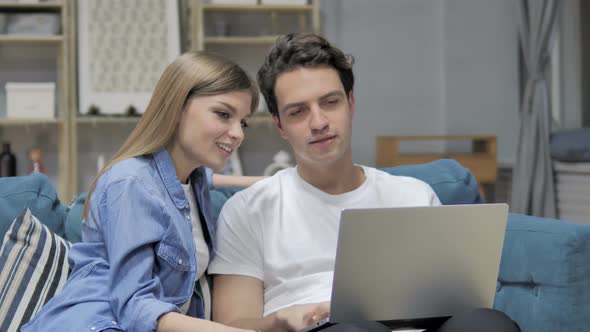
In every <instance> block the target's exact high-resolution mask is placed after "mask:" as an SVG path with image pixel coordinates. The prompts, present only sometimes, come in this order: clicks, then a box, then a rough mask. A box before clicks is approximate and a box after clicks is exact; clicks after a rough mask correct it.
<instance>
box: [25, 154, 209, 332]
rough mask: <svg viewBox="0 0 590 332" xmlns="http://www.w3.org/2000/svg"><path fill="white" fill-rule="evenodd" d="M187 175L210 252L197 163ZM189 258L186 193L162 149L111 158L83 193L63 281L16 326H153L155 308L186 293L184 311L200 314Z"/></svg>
mask: <svg viewBox="0 0 590 332" xmlns="http://www.w3.org/2000/svg"><path fill="white" fill-rule="evenodd" d="M191 183H192V184H193V190H194V192H195V197H196V198H197V202H198V205H199V207H200V211H199V213H200V216H201V221H202V225H203V230H204V232H203V233H204V235H205V239H206V242H207V245H208V246H209V252H210V253H211V254H213V252H214V248H215V245H214V242H213V241H215V228H216V225H215V221H214V220H212V219H211V217H210V213H209V191H208V185H207V179H206V175H205V170H204V168H198V169H196V170H195V171H194V172H193V173H192V174H191ZM197 259H199V258H198V257H196V254H195V244H194V241H193V237H192V224H191V214H190V208H189V204H188V200H187V198H186V196H185V194H184V191H183V189H182V186H181V184H180V181H179V180H178V178H177V177H176V171H175V168H174V164H173V163H172V159H171V158H170V155H169V154H168V152H167V151H166V150H165V149H162V150H160V151H158V152H156V153H154V154H153V155H147V156H143V157H136V158H131V159H128V160H125V161H122V162H119V163H117V164H115V165H114V166H113V167H112V168H110V169H109V170H108V171H106V172H105V173H104V174H103V176H101V178H100V179H99V181H98V182H97V185H96V189H95V190H94V193H93V194H92V196H91V198H90V210H89V214H88V218H87V219H85V220H84V221H83V223H82V242H80V243H76V244H74V245H73V246H72V248H71V250H70V254H69V262H70V266H71V267H72V272H71V274H70V276H69V279H68V282H67V283H66V285H65V287H64V289H63V290H62V291H61V293H59V294H58V295H56V296H55V297H54V298H53V299H51V300H50V301H49V302H48V303H47V304H46V305H45V306H44V307H43V308H42V309H41V311H40V312H39V313H38V314H37V315H36V316H35V317H34V318H33V319H32V320H31V322H29V323H28V324H27V325H25V326H24V327H23V329H22V331H91V332H98V331H102V330H106V329H113V330H121V331H128V332H133V331H141V332H145V331H154V330H155V328H156V325H157V320H158V318H159V317H160V316H162V315H163V314H165V313H167V312H171V311H175V312H178V311H179V307H180V306H182V305H183V304H184V303H185V302H186V301H188V300H189V299H191V298H192V301H191V305H190V307H189V311H188V315H190V316H193V317H199V318H203V317H204V303H203V301H202V297H201V292H200V289H199V287H198V284H199V283H196V285H195V276H196V273H197Z"/></svg>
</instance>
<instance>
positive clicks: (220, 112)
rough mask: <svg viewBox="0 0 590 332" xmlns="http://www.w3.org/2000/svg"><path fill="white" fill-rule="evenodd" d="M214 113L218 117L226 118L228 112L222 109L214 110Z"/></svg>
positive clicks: (227, 117)
mask: <svg viewBox="0 0 590 332" xmlns="http://www.w3.org/2000/svg"><path fill="white" fill-rule="evenodd" d="M215 114H217V116H218V117H220V118H222V119H224V120H227V119H229V113H227V112H223V111H215Z"/></svg>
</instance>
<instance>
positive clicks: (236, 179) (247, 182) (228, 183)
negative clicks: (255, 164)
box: [213, 174, 266, 188]
mask: <svg viewBox="0 0 590 332" xmlns="http://www.w3.org/2000/svg"><path fill="white" fill-rule="evenodd" d="M262 179H266V176H245V175H222V174H213V188H217V187H249V186H251V185H253V184H254V183H256V182H258V181H260V180H262Z"/></svg>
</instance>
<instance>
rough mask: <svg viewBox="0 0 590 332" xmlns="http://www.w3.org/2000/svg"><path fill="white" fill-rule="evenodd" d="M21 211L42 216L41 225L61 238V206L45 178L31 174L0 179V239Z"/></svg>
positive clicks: (62, 212) (63, 215)
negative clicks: (28, 211)
mask: <svg viewBox="0 0 590 332" xmlns="http://www.w3.org/2000/svg"><path fill="white" fill-rule="evenodd" d="M25 208H29V209H30V210H31V212H32V213H33V214H34V215H36V216H42V218H43V223H44V224H45V225H46V226H47V227H49V229H50V230H51V231H52V232H54V233H56V234H58V235H59V236H63V235H64V225H63V222H64V219H65V217H66V212H65V207H64V206H63V205H62V204H61V203H60V201H59V199H58V198H57V193H56V192H55V187H54V186H53V184H51V181H50V180H49V178H47V176H45V175H43V174H40V173H34V174H31V175H26V176H15V177H6V178H0V238H3V237H4V234H6V231H7V230H8V228H9V227H10V224H11V223H12V221H13V220H14V218H16V216H18V214H19V213H21V212H22V211H23V210H24V209H25Z"/></svg>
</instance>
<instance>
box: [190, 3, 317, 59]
mask: <svg viewBox="0 0 590 332" xmlns="http://www.w3.org/2000/svg"><path fill="white" fill-rule="evenodd" d="M191 8H192V9H191V19H190V22H191V31H193V32H194V33H193V34H192V36H191V45H192V46H191V48H192V49H194V50H205V49H206V45H208V44H224V45H242V46H243V45H264V44H271V43H273V42H274V40H275V39H276V35H275V34H271V35H266V34H261V35H258V36H223V37H220V36H206V35H205V25H206V22H207V20H208V15H209V14H211V13H237V14H240V13H248V12H258V13H268V15H270V20H271V28H272V30H275V29H276V26H278V22H277V20H278V19H277V15H276V14H277V13H294V14H297V15H299V31H310V32H315V33H319V32H320V4H319V0H311V1H310V2H309V4H307V5H263V4H258V5H225V4H224V5H220V4H206V3H204V2H203V1H201V0H191ZM308 15H309V16H311V24H309V22H308Z"/></svg>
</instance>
